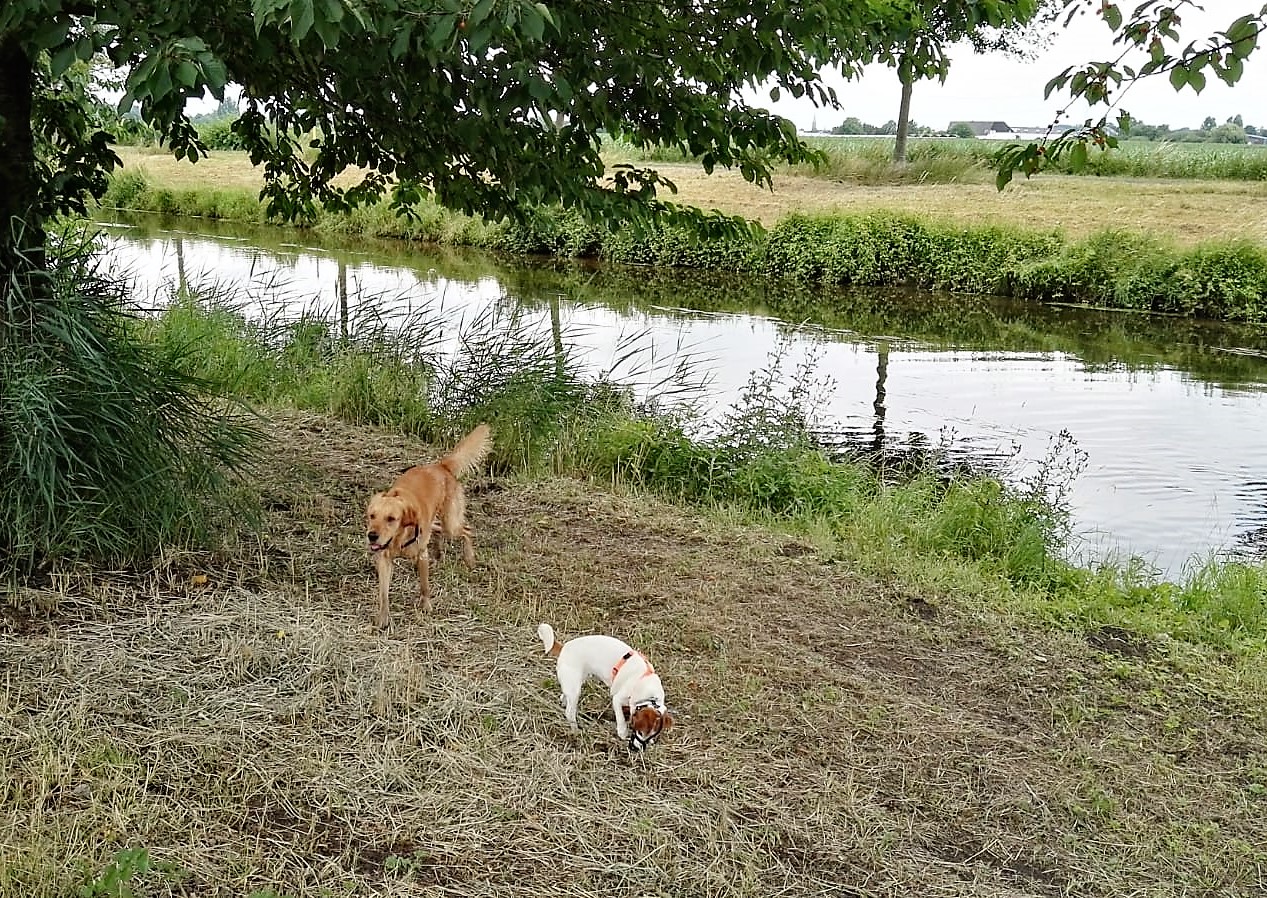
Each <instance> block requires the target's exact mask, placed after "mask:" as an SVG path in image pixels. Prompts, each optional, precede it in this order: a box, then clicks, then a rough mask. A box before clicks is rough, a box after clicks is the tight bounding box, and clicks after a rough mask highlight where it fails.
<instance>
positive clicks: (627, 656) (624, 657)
mask: <svg viewBox="0 0 1267 898" xmlns="http://www.w3.org/2000/svg"><path fill="white" fill-rule="evenodd" d="M635 655H637V656H638V657H639V658H641V659H642V663H643V664H645V665H647V669H646V670H644V671H643V672H642V676H643V677H649V676H651V675H652V674H653V673H655V668H654V667H652V666H651V662H650V661H648V660H647V656H646V655H644V654H642V652H625V654H623V655H621V656H620V660H619V661H617V662H616V666H615V667H613V668H612V682H613V683H614V682H616V675H617V674H618V673H620V669H621V668H622V667H624V666H625V662H626V661H628V660H629V659H630V658H632V657H634V656H635ZM638 679H642V677H639V678H638Z"/></svg>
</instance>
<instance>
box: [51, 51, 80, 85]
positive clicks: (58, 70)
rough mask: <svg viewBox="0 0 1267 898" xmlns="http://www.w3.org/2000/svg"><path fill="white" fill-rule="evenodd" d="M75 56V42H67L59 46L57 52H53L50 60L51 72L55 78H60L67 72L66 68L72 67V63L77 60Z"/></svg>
mask: <svg viewBox="0 0 1267 898" xmlns="http://www.w3.org/2000/svg"><path fill="white" fill-rule="evenodd" d="M75 56H76V53H75V45H74V44H65V45H64V46H62V47H60V48H58V50H57V52H56V53H54V54H53V57H52V59H50V60H49V74H50V75H52V76H53V77H54V78H60V77H61V76H62V75H64V74H66V70H67V69H68V68H70V66H71V63H73V62H74V61H75Z"/></svg>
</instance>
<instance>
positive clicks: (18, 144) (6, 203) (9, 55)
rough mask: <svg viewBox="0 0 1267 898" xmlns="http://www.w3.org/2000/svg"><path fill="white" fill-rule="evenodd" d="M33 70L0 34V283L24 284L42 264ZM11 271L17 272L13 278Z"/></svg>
mask: <svg viewBox="0 0 1267 898" xmlns="http://www.w3.org/2000/svg"><path fill="white" fill-rule="evenodd" d="M34 87H35V72H34V66H33V64H32V60H31V58H30V57H29V56H28V55H27V53H26V50H24V49H23V48H22V45H21V44H19V43H18V41H17V39H16V38H14V37H12V36H10V37H5V38H2V39H0V288H2V289H4V290H5V291H8V289H9V288H10V287H11V286H23V285H25V286H30V275H31V274H32V273H34V272H40V271H42V270H43V269H44V223H43V221H42V220H41V218H40V214H39V184H38V183H37V181H36V175H35V138H34V135H33V134H32V133H31V97H32V92H33V90H34ZM14 275H17V277H16V278H14Z"/></svg>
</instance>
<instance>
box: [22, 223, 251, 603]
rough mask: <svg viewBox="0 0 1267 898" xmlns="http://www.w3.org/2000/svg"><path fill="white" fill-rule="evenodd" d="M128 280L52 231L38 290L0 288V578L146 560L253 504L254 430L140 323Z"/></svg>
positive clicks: (197, 538) (200, 536) (74, 237)
mask: <svg viewBox="0 0 1267 898" xmlns="http://www.w3.org/2000/svg"><path fill="white" fill-rule="evenodd" d="M127 290H128V285H127V282H126V280H125V279H123V278H121V277H120V276H118V275H117V274H115V273H112V272H110V271H108V270H105V269H103V267H102V265H101V262H100V257H99V256H98V255H97V253H96V252H95V247H94V245H93V243H92V242H91V240H90V239H89V238H88V237H87V236H85V232H83V231H79V230H67V231H62V232H56V231H55V232H54V233H53V235H52V237H51V241H50V245H49V247H48V268H47V271H46V273H45V275H44V278H43V281H42V286H41V287H39V288H38V289H36V290H35V291H31V290H26V289H23V288H22V287H20V286H17V285H13V284H8V285H5V288H4V289H3V290H0V303H2V305H0V575H2V576H4V577H5V578H7V579H9V580H12V579H14V578H22V577H26V576H29V575H31V574H34V573H37V572H41V571H47V570H49V569H51V568H52V567H53V566H54V565H56V564H57V563H58V562H60V561H62V560H64V559H89V560H94V561H100V562H106V563H129V562H137V561H143V560H145V559H148V558H151V557H153V556H154V555H156V554H158V553H161V552H162V551H164V550H166V549H179V548H182V547H184V546H186V545H189V544H193V543H198V544H203V545H205V544H208V543H210V542H212V541H213V539H212V536H213V534H214V533H215V532H216V530H217V528H218V526H219V525H220V524H221V523H222V521H223V519H224V518H225V517H228V516H231V517H235V518H239V517H242V516H244V515H249V514H250V509H251V507H252V506H251V504H250V502H249V501H248V500H247V497H246V496H245V495H244V494H242V493H241V491H240V490H239V488H238V485H237V483H236V481H235V475H236V474H237V473H239V472H241V471H242V470H244V469H245V467H246V466H247V465H248V464H249V461H250V459H251V453H252V449H253V447H254V444H255V441H256V438H257V437H258V430H257V428H256V426H255V424H254V423H253V422H252V420H251V418H250V416H249V415H247V414H246V413H245V410H244V409H243V408H242V407H241V406H240V405H239V404H238V403H237V401H236V400H235V399H234V398H233V397H232V396H231V395H229V393H228V392H227V391H225V390H223V389H221V388H222V386H223V385H222V384H221V383H218V382H216V381H213V380H211V379H208V378H204V377H201V376H199V375H198V374H196V373H194V372H192V371H191V370H190V365H189V351H188V347H180V346H176V345H170V344H169V345H157V344H154V343H152V342H149V341H147V340H144V339H140V338H139V337H138V334H137V320H136V319H135V317H134V316H133V315H132V314H131V313H130V312H129V311H128V310H127V303H126V299H127V295H126V294H127Z"/></svg>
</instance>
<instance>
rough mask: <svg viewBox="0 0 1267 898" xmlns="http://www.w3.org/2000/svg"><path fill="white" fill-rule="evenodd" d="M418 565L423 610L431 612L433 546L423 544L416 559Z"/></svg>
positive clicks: (419, 594)
mask: <svg viewBox="0 0 1267 898" xmlns="http://www.w3.org/2000/svg"><path fill="white" fill-rule="evenodd" d="M428 543H429V541H428ZM416 562H417V565H418V599H419V601H421V602H422V610H423V611H425V612H426V613H427V614H430V613H431V547H430V545H429V544H428V545H426V546H422V547H421V548H420V549H419V550H418V557H417V559H416Z"/></svg>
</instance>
